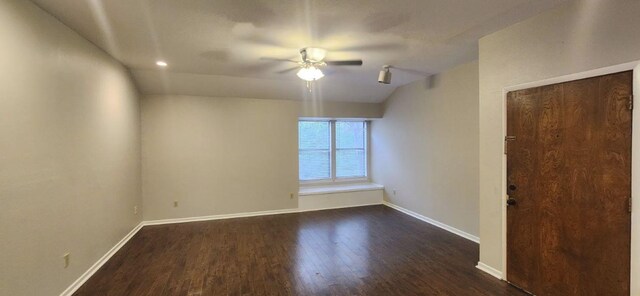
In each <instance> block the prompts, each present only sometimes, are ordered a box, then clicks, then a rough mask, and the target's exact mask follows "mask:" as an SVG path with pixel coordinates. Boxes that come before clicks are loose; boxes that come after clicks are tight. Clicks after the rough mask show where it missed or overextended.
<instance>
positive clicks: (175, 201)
mask: <svg viewBox="0 0 640 296" xmlns="http://www.w3.org/2000/svg"><path fill="white" fill-rule="evenodd" d="M173 207H174V208H177V207H178V201H177V200H174V201H173Z"/></svg>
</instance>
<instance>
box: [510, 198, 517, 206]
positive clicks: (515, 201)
mask: <svg viewBox="0 0 640 296" xmlns="http://www.w3.org/2000/svg"><path fill="white" fill-rule="evenodd" d="M517 203H518V201H517V200H516V199H515V198H513V197H509V198H507V206H515V205H516V204H517Z"/></svg>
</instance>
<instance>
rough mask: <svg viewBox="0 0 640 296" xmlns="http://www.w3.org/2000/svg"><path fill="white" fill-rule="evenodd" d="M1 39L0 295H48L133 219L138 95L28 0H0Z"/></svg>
mask: <svg viewBox="0 0 640 296" xmlns="http://www.w3.org/2000/svg"><path fill="white" fill-rule="evenodd" d="M0 44H1V46H0V295H57V294H59V293H60V292H62V291H63V290H64V289H66V288H67V286H69V285H70V284H71V283H72V282H73V281H75V280H76V279H77V278H78V277H79V276H80V275H81V274H82V273H84V272H85V271H86V270H87V269H88V268H89V267H90V266H91V265H93V264H94V263H95V262H96V261H97V260H98V259H99V258H100V257H101V256H103V255H104V254H105V253H106V252H107V251H108V250H109V249H111V248H112V247H113V246H114V245H115V244H116V243H117V242H118V241H119V240H120V239H122V238H123V237H124V236H125V235H126V234H127V233H128V232H129V231H130V230H131V229H132V228H134V227H135V226H136V225H137V224H138V223H139V221H140V220H141V215H138V216H135V215H134V214H133V207H134V205H141V198H140V144H139V140H140V139H139V108H138V99H137V92H136V90H135V88H134V87H133V85H132V83H131V80H130V78H129V74H128V72H127V71H126V70H125V68H124V67H122V66H121V65H120V64H119V63H118V62H116V61H115V60H113V59H112V58H110V57H109V56H107V55H106V54H105V53H103V52H102V51H101V50H99V49H98V48H96V47H95V46H94V45H92V44H91V43H89V42H87V41H86V40H85V39H83V38H81V37H80V36H78V35H77V34H76V33H74V32H73V31H71V30H70V29H69V28H67V27H65V26H64V25H62V24H61V23H60V22H58V21H57V20H56V19H54V18H53V17H51V16H50V15H48V14H47V13H45V12H43V11H42V10H40V9H39V8H38V7H36V6H35V5H33V4H32V3H31V2H30V1H24V0H14V1H10V0H2V1H0ZM66 252H70V253H71V257H70V258H71V265H70V266H69V267H68V268H66V269H65V268H64V265H63V259H62V256H63V254H64V253H66Z"/></svg>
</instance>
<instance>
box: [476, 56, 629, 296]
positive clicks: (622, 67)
mask: <svg viewBox="0 0 640 296" xmlns="http://www.w3.org/2000/svg"><path fill="white" fill-rule="evenodd" d="M629 70H633V96H634V97H636V98H640V61H634V62H629V63H624V64H619V65H615V66H610V67H604V68H599V69H594V70H589V71H584V72H580V73H574V74H569V75H563V76H558V77H554V78H549V79H543V80H539V81H534V82H529V83H523V84H518V85H513V86H508V87H505V88H503V89H502V120H503V122H502V136H501V140H502V139H504V137H506V136H507V94H508V93H509V92H511V91H516V90H522V89H528V88H532V87H539V86H545V85H550V84H557V83H563V82H568V81H574V80H580V79H585V78H590V77H595V76H602V75H608V74H613V73H618V72H624V71H629ZM637 109H638V108H634V110H633V111H632V112H633V114H632V118H633V122H632V132H631V151H632V157H631V195H632V196H635V195H636V192H640V152H639V153H633V152H634V151H636V150H638V151H640V112H636V111H637ZM634 155H635V157H634ZM501 183H502V184H501V200H502V201H503V205H502V211H501V212H502V266H501V274H502V279H503V280H505V281H508V279H507V207H506V204H505V203H504V200H505V199H506V196H507V188H506V187H507V186H506V184H507V156H506V155H505V154H504V151H503V153H502V178H501ZM480 263H481V262H479V264H480ZM630 276H631V295H640V202H635V203H633V212H632V214H631V274H630Z"/></svg>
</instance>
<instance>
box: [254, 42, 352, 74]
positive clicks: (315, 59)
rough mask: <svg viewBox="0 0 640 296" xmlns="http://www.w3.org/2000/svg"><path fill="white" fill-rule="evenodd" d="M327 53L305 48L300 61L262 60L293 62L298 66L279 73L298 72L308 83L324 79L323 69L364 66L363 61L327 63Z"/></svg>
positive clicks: (317, 49) (315, 48) (301, 52)
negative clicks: (326, 67)
mask: <svg viewBox="0 0 640 296" xmlns="http://www.w3.org/2000/svg"><path fill="white" fill-rule="evenodd" d="M326 55H327V51H326V50H325V49H322V48H317V47H305V48H303V49H301V50H300V58H301V60H300V61H297V60H287V59H273V58H262V59H266V60H276V61H283V62H293V63H296V64H298V66H296V67H293V68H289V69H286V70H283V71H280V72H278V73H280V74H282V73H287V72H290V71H294V70H298V73H297V75H298V77H300V79H302V80H305V81H307V82H311V81H315V80H318V79H320V78H322V77H324V73H322V70H321V69H320V68H321V67H325V66H362V60H343V61H325V60H324V58H325V56H326Z"/></svg>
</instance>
